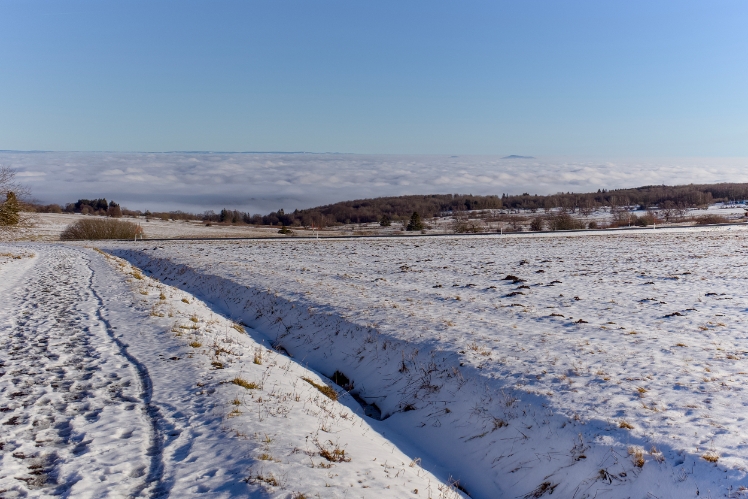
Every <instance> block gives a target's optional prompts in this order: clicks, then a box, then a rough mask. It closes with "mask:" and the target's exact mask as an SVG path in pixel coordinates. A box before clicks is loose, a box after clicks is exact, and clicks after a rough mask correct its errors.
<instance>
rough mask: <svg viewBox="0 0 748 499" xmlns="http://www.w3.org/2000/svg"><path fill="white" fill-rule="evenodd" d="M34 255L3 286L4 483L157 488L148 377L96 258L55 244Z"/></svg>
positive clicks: (81, 490) (69, 489)
mask: <svg viewBox="0 0 748 499" xmlns="http://www.w3.org/2000/svg"><path fill="white" fill-rule="evenodd" d="M28 263H33V265H28V264H26V265H24V266H23V268H22V269H18V270H19V272H17V274H18V275H16V276H15V279H13V278H8V279H7V280H6V279H4V280H3V284H2V290H1V291H0V292H2V294H3V297H4V298H5V300H4V306H3V308H2V311H0V314H1V315H0V321H2V322H1V324H2V329H3V331H2V333H3V343H4V344H3V349H2V351H1V352H0V355H1V356H2V360H1V361H0V362H2V366H3V367H2V369H3V371H4V375H3V376H2V378H0V386H2V392H1V393H0V406H1V407H0V411H2V413H3V416H4V417H3V422H2V428H3V431H2V432H1V433H0V434H2V438H3V446H4V449H3V451H4V452H3V454H2V472H1V474H0V487H1V488H3V489H10V490H13V489H18V492H19V494H20V493H21V490H23V489H28V490H29V491H33V490H36V489H42V488H44V489H51V490H50V492H52V493H55V494H59V495H63V496H75V497H84V496H90V497H100V496H102V495H105V494H107V492H108V491H110V490H112V489H116V490H117V491H128V494H130V495H133V496H136V495H150V494H152V493H153V491H155V490H156V488H157V487H158V485H159V481H160V480H159V479H160V474H161V469H162V463H161V454H160V452H159V444H158V437H157V432H156V431H155V423H154V418H153V416H154V415H153V411H152V410H149V407H148V406H149V399H150V386H151V384H150V379H149V377H148V372H147V370H146V369H145V368H144V367H143V366H142V365H141V364H139V363H138V362H137V361H135V360H134V359H133V358H132V357H131V356H130V355H129V354H128V353H127V351H126V349H125V348H124V347H123V346H122V344H121V342H120V341H119V340H118V339H117V338H116V336H115V335H114V332H113V330H112V329H111V327H110V326H109V324H108V323H107V321H106V320H105V319H104V317H103V315H102V308H103V302H102V301H101V299H100V298H99V297H98V296H97V295H96V292H95V291H94V287H93V277H94V274H93V271H92V270H91V268H90V266H89V259H88V258H87V257H86V256H85V255H84V254H83V253H81V252H80V251H71V250H67V249H63V248H56V249H55V250H52V251H43V252H40V253H39V254H38V255H37V256H35V257H34V258H33V259H28ZM9 277H11V276H9ZM32 407H33V408H34V409H35V410H34V411H33V412H30V411H28V410H27V409H28V408H32ZM123 455H126V456H128V458H127V459H126V460H123V459H121V458H122V456H123ZM21 485H22V488H21V487H20V486H21ZM4 494H6V497H12V495H11V494H10V493H9V491H7V490H6V492H4Z"/></svg>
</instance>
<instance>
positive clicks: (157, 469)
mask: <svg viewBox="0 0 748 499" xmlns="http://www.w3.org/2000/svg"><path fill="white" fill-rule="evenodd" d="M86 264H87V266H88V269H89V271H90V272H91V275H90V276H89V280H88V287H89V290H90V291H91V294H93V296H94V298H96V301H97V302H98V307H97V308H96V317H97V318H98V319H99V320H100V321H101V322H102V324H104V326H105V328H106V333H107V335H108V336H109V338H111V340H112V341H113V342H114V343H115V344H116V345H117V347H118V348H119V353H120V355H122V356H123V357H124V358H126V359H127V361H128V362H130V364H132V366H133V368H134V369H135V371H137V373H138V378H139V380H140V388H141V390H140V398H141V400H142V401H143V405H144V406H145V408H144V410H145V414H146V415H147V417H148V422H149V423H150V427H151V428H150V429H151V432H150V445H149V447H148V455H149V456H151V463H150V466H149V469H148V475H147V476H146V479H145V484H144V485H145V486H146V487H148V486H151V488H152V490H151V493H150V494H149V496H150V497H151V498H154V499H155V498H159V497H165V496H166V495H168V492H169V491H168V489H167V488H166V487H165V486H164V485H163V483H162V480H163V475H164V461H163V439H162V438H161V432H160V431H159V424H158V422H159V420H160V419H161V418H160V414H159V409H158V407H157V406H156V405H154V404H153V403H152V400H153V382H152V381H151V377H150V375H149V373H148V368H147V367H146V366H145V365H144V364H143V363H142V362H140V361H138V359H136V358H135V357H133V356H132V355H130V353H129V352H128V351H127V345H126V344H125V343H124V342H122V341H121V340H120V339H119V338H118V337H117V336H116V334H115V332H114V328H113V327H112V325H111V323H110V322H109V320H108V319H106V317H104V313H103V311H104V309H105V306H104V300H103V299H102V298H101V295H99V293H98V292H97V291H96V288H95V287H94V277H95V276H96V271H95V270H94V269H93V267H91V265H90V260H89V259H88V258H86ZM139 492H142V491H139Z"/></svg>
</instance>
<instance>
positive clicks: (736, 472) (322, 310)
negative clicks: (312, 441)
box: [106, 226, 748, 498]
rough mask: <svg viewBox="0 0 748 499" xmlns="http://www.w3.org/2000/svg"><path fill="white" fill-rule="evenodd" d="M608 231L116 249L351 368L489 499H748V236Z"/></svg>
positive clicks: (401, 437)
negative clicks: (747, 497)
mask: <svg viewBox="0 0 748 499" xmlns="http://www.w3.org/2000/svg"><path fill="white" fill-rule="evenodd" d="M597 234H598V235H595V236H589V235H575V236H571V237H570V236H564V235H558V236H552V237H551V236H542V237H540V236H535V237H526V236H523V237H506V236H504V237H501V236H493V237H470V238H458V237H453V238H438V239H434V238H418V239H357V240H320V241H293V242H289V241H264V242H263V241H241V242H240V241H231V242H230V241H225V242H202V243H199V242H195V243H185V242H179V243H177V242H174V243H168V242H164V243H158V244H157V245H154V243H150V244H149V243H147V242H144V243H140V242H139V243H137V244H110V245H108V246H107V248H106V249H107V251H110V252H112V253H113V254H115V255H118V256H120V257H123V258H125V259H127V260H128V261H130V262H131V263H133V264H134V265H136V266H138V267H140V268H142V269H144V270H145V271H146V272H147V273H149V275H153V276H154V277H157V278H158V279H160V280H161V281H162V282H164V283H166V284H170V285H173V286H175V287H177V288H180V289H182V290H186V291H189V292H191V293H193V294H195V296H197V297H199V298H201V299H203V300H205V301H206V302H207V303H208V304H209V305H210V306H211V307H212V309H213V310H214V311H215V312H216V313H220V314H223V315H225V316H227V317H230V318H231V319H233V320H235V321H237V322H243V323H244V324H247V325H249V326H251V327H252V328H253V330H252V332H251V333H250V336H251V337H252V338H256V340H257V341H262V340H263V339H267V340H268V341H269V343H268V345H272V346H273V347H274V348H275V349H277V350H282V351H287V352H288V353H290V355H291V356H293V358H294V359H296V361H297V362H299V363H301V364H303V365H309V366H310V367H311V368H313V369H315V370H317V371H319V372H320V373H322V374H323V375H325V376H328V377H330V376H333V374H334V372H335V371H339V372H342V373H343V374H345V375H346V377H347V378H349V380H350V383H348V385H349V386H348V387H347V388H349V389H352V393H354V394H356V395H357V396H358V397H359V399H362V401H364V402H365V403H367V404H369V405H368V409H369V413H370V414H373V415H376V413H377V412H381V417H382V419H383V421H381V422H376V424H374V422H372V428H374V429H376V431H377V432H379V434H380V435H383V436H385V437H386V438H387V439H388V440H390V441H391V442H393V443H395V444H396V445H397V446H398V447H400V448H402V449H404V450H406V452H407V453H408V455H409V456H418V457H420V458H421V463H422V464H423V466H424V468H426V469H429V470H432V471H433V472H434V473H435V474H436V475H437V476H440V477H445V476H449V475H452V476H453V477H454V478H457V479H459V480H460V484H461V487H463V488H464V489H465V490H467V491H468V492H469V493H470V494H471V496H472V497H476V498H477V497H481V498H494V497H507V498H508V497H540V496H543V495H544V494H550V493H551V492H553V493H554V494H556V495H558V496H559V497H570V498H571V497H574V498H584V497H598V498H600V497H611V498H618V497H655V498H665V497H671V498H680V497H696V496H697V495H698V496H701V497H742V496H744V492H745V491H746V488H745V487H746V486H748V476H746V472H747V471H748V434H746V430H745V422H746V420H745V417H746V416H745V414H746V413H745V411H746V409H745V408H746V406H747V405H748V391H746V390H745V385H746V381H748V365H747V364H748V341H747V340H748V334H747V333H748V321H747V319H748V318H747V317H746V315H745V314H746V310H747V309H748V294H746V292H745V282H746V281H745V280H746V278H747V277H748V272H746V266H748V262H746V254H747V253H748V248H747V244H748V231H747V230H746V229H745V228H743V227H737V226H735V227H726V228H704V229H688V230H686V229H684V230H681V231H660V230H651V229H650V230H642V231H638V232H635V233H634V232H631V233H614V234H610V233H607V234H606V233H597ZM245 364H246V362H245ZM351 385H352V386H351ZM374 405H375V406H376V407H374ZM349 449H351V452H353V448H350V447H349ZM554 497H555V496H554Z"/></svg>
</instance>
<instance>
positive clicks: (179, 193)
mask: <svg viewBox="0 0 748 499" xmlns="http://www.w3.org/2000/svg"><path fill="white" fill-rule="evenodd" d="M0 165H2V166H10V167H12V168H14V169H16V170H17V171H18V180H19V181H21V182H22V183H24V184H26V185H27V186H29V187H30V188H31V191H32V195H33V197H34V198H35V199H36V200H38V201H39V202H43V203H60V204H65V203H68V202H72V201H75V200H77V199H79V198H94V197H96V198H98V197H106V198H107V199H114V200H116V201H117V202H119V203H121V204H122V205H123V206H126V207H128V208H131V209H141V210H145V209H150V210H152V211H155V210H159V211H160V210H177V209H181V210H184V211H190V212H202V211H205V210H211V209H212V210H220V209H221V208H223V207H226V208H232V209H239V210H242V211H249V212H252V213H267V212H269V211H274V210H277V209H279V208H283V209H285V210H293V209H296V208H299V209H301V208H308V207H311V206H317V205H320V204H327V203H333V202H336V201H343V200H349V199H360V198H369V197H377V196H391V195H400V194H432V193H461V194H465V193H471V194H498V195H501V194H502V193H507V194H520V193H523V192H528V193H530V194H550V193H555V192H559V191H573V192H588V191H595V190H597V189H601V188H605V189H615V188H623V187H636V186H642V185H655V184H669V185H672V184H687V183H713V182H748V159H747V158H686V159H683V158H680V159H656V160H655V159H653V160H615V161H600V160H591V159H585V160H573V159H569V158H537V159H502V158H500V157H498V156H408V155H354V154H255V153H251V154H250V153H61V152H39V153H36V152H31V153H27V152H0Z"/></svg>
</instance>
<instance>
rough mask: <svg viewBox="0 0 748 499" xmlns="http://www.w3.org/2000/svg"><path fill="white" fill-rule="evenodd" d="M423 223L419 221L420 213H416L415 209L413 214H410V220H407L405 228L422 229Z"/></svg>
mask: <svg viewBox="0 0 748 499" xmlns="http://www.w3.org/2000/svg"><path fill="white" fill-rule="evenodd" d="M423 229H424V225H423V222H422V221H421V215H419V214H418V212H417V211H414V212H413V214H412V215H411V216H410V222H408V226H407V227H406V228H405V230H423Z"/></svg>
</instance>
